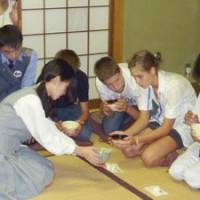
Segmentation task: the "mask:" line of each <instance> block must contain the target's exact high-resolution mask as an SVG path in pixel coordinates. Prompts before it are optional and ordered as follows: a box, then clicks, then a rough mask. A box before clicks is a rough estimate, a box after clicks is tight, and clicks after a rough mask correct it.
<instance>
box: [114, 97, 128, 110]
mask: <svg viewBox="0 0 200 200" xmlns="http://www.w3.org/2000/svg"><path fill="white" fill-rule="evenodd" d="M115 105H116V108H117V111H119V112H126V111H127V109H128V106H129V105H128V102H127V101H126V100H125V99H124V97H120V98H119V99H118V100H117V102H116V103H115Z"/></svg>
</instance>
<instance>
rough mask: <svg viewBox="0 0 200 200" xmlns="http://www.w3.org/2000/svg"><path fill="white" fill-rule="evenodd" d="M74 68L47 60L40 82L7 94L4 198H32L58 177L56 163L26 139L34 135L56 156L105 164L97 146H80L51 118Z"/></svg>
mask: <svg viewBox="0 0 200 200" xmlns="http://www.w3.org/2000/svg"><path fill="white" fill-rule="evenodd" d="M73 76H74V71H73V69H72V68H71V66H70V65H68V64H67V63H66V62H65V61H63V60H60V59H56V60H52V61H50V62H49V63H47V64H46V65H45V66H44V68H43V71H42V73H41V75H40V77H39V84H38V85H37V86H35V87H30V88H29V87H27V88H24V89H21V90H19V91H17V92H15V93H12V94H11V95H9V96H8V97H6V98H5V99H4V100H3V101H2V102H1V104H0V166H1V167H0V183H1V184H0V199H20V200H23V199H30V198H32V197H33V196H35V195H37V194H38V193H40V192H41V191H42V190H43V189H44V188H45V187H46V186H47V185H49V184H50V183H51V182H52V180H53V177H54V170H53V165H52V163H51V162H50V161H49V160H47V159H46V158H44V157H42V156H40V155H39V154H37V153H36V152H34V151H33V150H31V149H30V148H28V147H27V146H24V145H22V144H23V143H24V142H26V141H27V140H29V139H30V138H31V137H33V138H34V139H35V140H36V141H37V142H38V143H40V144H41V145H42V146H43V147H44V148H46V149H47V150H48V151H49V152H51V153H53V154H55V155H62V154H72V155H78V156H81V157H84V158H85V159H86V160H88V161H89V162H90V163H92V164H94V165H97V166H101V165H102V162H101V161H100V158H99V155H98V153H97V151H96V149H95V148H94V147H79V146H77V145H76V144H75V142H74V141H73V140H72V139H71V138H70V137H68V136H67V135H65V134H64V133H62V132H61V131H60V130H59V129H58V128H57V127H56V125H55V123H54V122H53V121H52V120H51V118H52V117H53V113H52V110H51V104H52V100H56V99H58V98H59V97H61V96H62V95H64V94H65V93H66V92H67V88H68V86H69V84H70V83H71V79H72V78H73Z"/></svg>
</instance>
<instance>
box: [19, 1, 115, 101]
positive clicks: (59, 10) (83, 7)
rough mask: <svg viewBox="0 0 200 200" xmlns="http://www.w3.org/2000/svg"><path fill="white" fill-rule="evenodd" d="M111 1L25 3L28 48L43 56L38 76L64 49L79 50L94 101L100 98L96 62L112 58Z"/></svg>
mask: <svg viewBox="0 0 200 200" xmlns="http://www.w3.org/2000/svg"><path fill="white" fill-rule="evenodd" d="M110 7H111V3H110V1H109V0H21V16H22V32H23V35H24V46H27V47H30V48H33V49H35V51H36V52H37V53H38V56H39V63H38V73H39V71H40V70H41V67H42V66H43V65H44V63H45V62H46V61H48V60H49V59H51V58H53V56H54V55H55V53H56V52H57V51H58V50H60V49H64V48H69V49H73V50H75V51H76V52H77V53H78V55H79V56H80V59H81V69H82V70H83V71H84V72H86V73H87V75H88V76H89V81H90V99H94V98H98V94H97V92H96V88H95V78H94V72H93V66H94V62H95V61H96V60H97V59H99V58H100V57H102V56H105V55H108V54H109V43H110V41H109V34H110V31H111V29H110V10H111V9H110Z"/></svg>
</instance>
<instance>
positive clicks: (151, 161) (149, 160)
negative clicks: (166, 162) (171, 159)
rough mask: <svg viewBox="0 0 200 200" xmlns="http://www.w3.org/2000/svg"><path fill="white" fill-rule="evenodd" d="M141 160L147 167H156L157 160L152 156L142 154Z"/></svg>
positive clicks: (145, 153) (146, 153)
mask: <svg viewBox="0 0 200 200" xmlns="http://www.w3.org/2000/svg"><path fill="white" fill-rule="evenodd" d="M141 158H142V160H143V162H144V164H145V165H146V166H147V167H155V166H157V163H158V160H157V158H156V156H155V155H154V154H151V153H148V152H143V153H142V155H141Z"/></svg>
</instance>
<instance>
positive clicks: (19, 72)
mask: <svg viewBox="0 0 200 200" xmlns="http://www.w3.org/2000/svg"><path fill="white" fill-rule="evenodd" d="M13 76H14V77H16V78H20V77H21V76H22V72H21V71H19V70H16V71H14V72H13Z"/></svg>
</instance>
